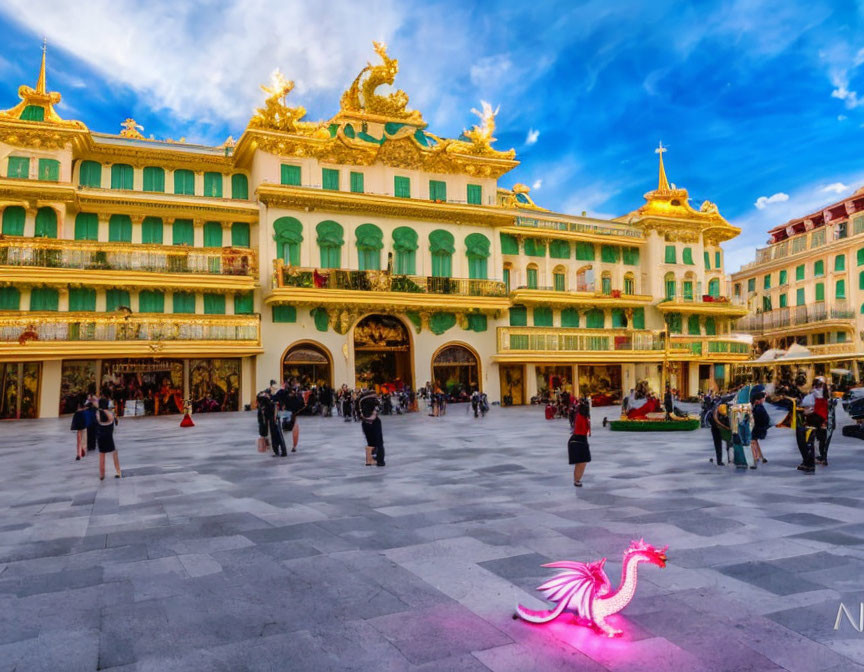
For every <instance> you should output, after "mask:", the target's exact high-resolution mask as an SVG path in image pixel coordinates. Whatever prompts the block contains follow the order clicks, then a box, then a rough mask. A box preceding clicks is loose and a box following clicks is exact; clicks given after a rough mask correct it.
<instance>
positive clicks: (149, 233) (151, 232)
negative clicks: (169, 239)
mask: <svg viewBox="0 0 864 672" xmlns="http://www.w3.org/2000/svg"><path fill="white" fill-rule="evenodd" d="M162 229H163V226H162V218H161V217H145V218H144V220H143V221H142V222H141V242H142V243H149V244H151V245H161V244H162Z"/></svg>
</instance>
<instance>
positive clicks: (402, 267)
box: [393, 250, 417, 275]
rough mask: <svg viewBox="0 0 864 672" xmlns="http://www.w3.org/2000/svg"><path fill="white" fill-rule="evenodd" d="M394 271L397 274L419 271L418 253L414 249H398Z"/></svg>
mask: <svg viewBox="0 0 864 672" xmlns="http://www.w3.org/2000/svg"><path fill="white" fill-rule="evenodd" d="M393 272H394V273H395V274H396V275H414V274H415V273H417V253H416V252H415V251H414V250H396V255H395V260H394V268H393Z"/></svg>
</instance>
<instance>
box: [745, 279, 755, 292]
mask: <svg viewBox="0 0 864 672" xmlns="http://www.w3.org/2000/svg"><path fill="white" fill-rule="evenodd" d="M747 291H748V292H755V291H756V278H748V279H747Z"/></svg>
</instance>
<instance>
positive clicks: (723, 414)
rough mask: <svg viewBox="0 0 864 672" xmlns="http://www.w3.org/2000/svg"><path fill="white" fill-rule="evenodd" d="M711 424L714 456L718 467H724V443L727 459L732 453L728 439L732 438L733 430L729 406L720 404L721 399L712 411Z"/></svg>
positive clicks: (718, 399) (716, 402)
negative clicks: (724, 444) (728, 411)
mask: <svg viewBox="0 0 864 672" xmlns="http://www.w3.org/2000/svg"><path fill="white" fill-rule="evenodd" d="M708 419H709V422H710V424H711V438H712V439H713V440H714V454H715V456H716V458H717V466H718V467H722V466H723V465H724V462H723V442H724V441H725V442H726V453H727V459H730V461H731V458H730V457H729V455H728V453H729V452H730V450H731V449H730V446H729V441H730V439H727V438H726V437H727V436H729V437H730V438H731V434H732V429H731V425H730V424H729V416H728V414H727V406H726V404H721V403H720V398H719V397H718V398H717V399H716V401H715V403H714V410H713V411H711V415H710V416H709V418H708Z"/></svg>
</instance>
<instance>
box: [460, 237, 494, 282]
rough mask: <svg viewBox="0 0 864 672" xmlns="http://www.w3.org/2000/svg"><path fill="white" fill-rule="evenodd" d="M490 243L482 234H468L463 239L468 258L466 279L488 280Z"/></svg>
mask: <svg viewBox="0 0 864 672" xmlns="http://www.w3.org/2000/svg"><path fill="white" fill-rule="evenodd" d="M491 245H492V244H491V242H490V241H489V239H488V238H487V237H486V236H484V235H483V234H482V233H470V234H468V235H467V236H466V237H465V253H466V254H467V256H468V277H469V278H471V279H475V280H486V279H487V278H488V271H487V259H488V258H489V254H490V248H491Z"/></svg>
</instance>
